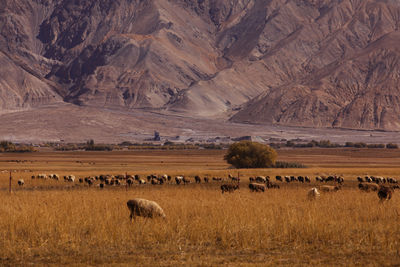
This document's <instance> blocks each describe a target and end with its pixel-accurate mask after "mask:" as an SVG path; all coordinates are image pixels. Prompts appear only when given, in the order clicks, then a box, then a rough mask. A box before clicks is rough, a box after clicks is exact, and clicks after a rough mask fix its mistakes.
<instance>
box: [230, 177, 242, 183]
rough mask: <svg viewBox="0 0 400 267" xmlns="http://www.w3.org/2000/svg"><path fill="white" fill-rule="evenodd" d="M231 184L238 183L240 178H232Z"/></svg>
mask: <svg viewBox="0 0 400 267" xmlns="http://www.w3.org/2000/svg"><path fill="white" fill-rule="evenodd" d="M231 179H232V182H237V183H240V177H232V178H231Z"/></svg>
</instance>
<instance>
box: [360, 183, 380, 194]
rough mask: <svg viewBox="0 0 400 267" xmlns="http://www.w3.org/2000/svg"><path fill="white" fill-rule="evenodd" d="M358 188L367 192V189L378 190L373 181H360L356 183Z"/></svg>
mask: <svg viewBox="0 0 400 267" xmlns="http://www.w3.org/2000/svg"><path fill="white" fill-rule="evenodd" d="M358 188H359V189H360V190H362V191H365V192H369V191H378V190H379V185H377V184H374V183H362V184H359V185H358Z"/></svg>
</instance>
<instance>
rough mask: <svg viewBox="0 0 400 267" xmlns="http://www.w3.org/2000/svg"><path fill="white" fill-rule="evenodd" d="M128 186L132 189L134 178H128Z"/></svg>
mask: <svg viewBox="0 0 400 267" xmlns="http://www.w3.org/2000/svg"><path fill="white" fill-rule="evenodd" d="M126 184H127V185H128V186H129V187H130V186H131V185H133V178H128V179H126Z"/></svg>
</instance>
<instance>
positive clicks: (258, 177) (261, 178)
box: [256, 176, 267, 183]
mask: <svg viewBox="0 0 400 267" xmlns="http://www.w3.org/2000/svg"><path fill="white" fill-rule="evenodd" d="M256 182H257V183H266V182H267V179H266V178H265V177H264V176H257V177H256Z"/></svg>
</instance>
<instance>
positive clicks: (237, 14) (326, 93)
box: [0, 0, 400, 130]
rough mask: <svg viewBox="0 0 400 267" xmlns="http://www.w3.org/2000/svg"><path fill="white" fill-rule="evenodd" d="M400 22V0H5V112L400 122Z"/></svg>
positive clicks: (1, 69) (313, 123)
mask: <svg viewBox="0 0 400 267" xmlns="http://www.w3.org/2000/svg"><path fill="white" fill-rule="evenodd" d="M399 23H400V2H399V1H396V0H330V1H328V0H268V1H266V0H198V1H194V0H169V1H165V0H145V1H143V0H98V1H84V0H75V1H69V0H30V1H28V0H0V63H1V64H0V78H1V79H0V113H6V112H11V111H12V112H15V111H22V110H26V109H37V108H41V107H44V106H47V105H56V106H57V105H60V106H61V103H63V102H69V103H72V104H74V105H79V106H81V107H91V108H93V107H95V108H101V109H106V108H108V109H109V108H113V109H116V108H118V109H130V110H133V111H134V110H135V109H139V108H140V109H146V110H149V109H151V110H156V111H157V112H163V113H165V114H171V113H173V114H180V115H183V116H187V117H199V118H201V117H202V118H218V119H221V120H228V119H229V120H230V121H232V122H246V123H247V122H248V123H262V124H281V125H291V126H308V127H342V128H354V129H383V130H400V99H399V96H400V90H399V85H398V80H399V75H400V66H399V59H400V51H399V49H400V48H399V47H400V46H399V45H398V44H399V41H400V32H399ZM99 114H103V113H99Z"/></svg>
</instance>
